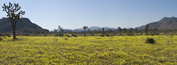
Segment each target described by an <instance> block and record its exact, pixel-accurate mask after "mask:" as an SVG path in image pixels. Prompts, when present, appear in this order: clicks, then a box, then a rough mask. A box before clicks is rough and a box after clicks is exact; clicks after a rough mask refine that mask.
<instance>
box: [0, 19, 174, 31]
mask: <svg viewBox="0 0 177 65" xmlns="http://www.w3.org/2000/svg"><path fill="white" fill-rule="evenodd" d="M21 20H22V21H23V22H22V23H21V22H17V26H16V32H17V33H24V31H25V30H26V29H27V30H28V32H29V33H35V32H37V31H38V32H49V30H47V29H43V28H42V27H40V26H38V25H37V24H35V23H32V22H31V21H30V20H29V19H28V18H21ZM148 25H149V29H153V28H157V29H159V30H166V29H177V18H176V17H164V18H162V19H161V20H159V21H156V22H152V23H148ZM118 27H119V26H118ZM102 28H103V27H98V26H92V27H88V29H87V30H90V31H94V30H97V31H102ZM104 28H105V31H108V30H109V29H111V30H116V28H110V27H104ZM136 28H138V29H145V25H142V26H140V27H136ZM126 29H129V28H126ZM57 31H58V32H59V31H60V30H59V29H57ZM66 31H67V32H81V31H84V29H83V28H78V29H74V30H72V29H64V32H66ZM0 32H3V33H12V25H11V22H10V21H9V19H8V18H2V19H0ZM50 32H53V31H50Z"/></svg>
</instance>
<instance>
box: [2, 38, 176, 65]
mask: <svg viewBox="0 0 177 65" xmlns="http://www.w3.org/2000/svg"><path fill="white" fill-rule="evenodd" d="M17 38H18V40H12V37H6V38H3V40H2V41H0V65H7V64H10V65H12V64H22V65H24V64H26V65H27V64H37V65H38V64H46V65H48V64H53V65H55V64H56V65H58V64H60V65H65V64H67V65H68V64H73V65H130V64H132V65H133V64H140V65H143V64H145V65H150V64H151V65H159V64H162V65H171V64H172V65H175V64H176V65H177V36H173V37H171V36H165V35H164V36H161V35H158V36H132V37H131V36H113V38H111V37H100V36H88V37H82V36H80V37H69V38H68V37H54V36H51V37H50V36H46V37H43V36H33V37H30V36H29V37H28V36H17ZM147 38H154V39H155V41H156V43H155V44H148V43H145V41H146V39H147Z"/></svg>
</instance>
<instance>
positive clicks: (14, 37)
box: [12, 25, 17, 39]
mask: <svg viewBox="0 0 177 65" xmlns="http://www.w3.org/2000/svg"><path fill="white" fill-rule="evenodd" d="M12 27H13V39H17V38H16V36H15V27H16V26H13V25H12Z"/></svg>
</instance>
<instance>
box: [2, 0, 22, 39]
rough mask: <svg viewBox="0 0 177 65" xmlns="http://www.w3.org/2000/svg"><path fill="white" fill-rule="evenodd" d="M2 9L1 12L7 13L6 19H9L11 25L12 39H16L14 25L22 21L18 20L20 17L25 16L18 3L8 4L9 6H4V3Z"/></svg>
mask: <svg viewBox="0 0 177 65" xmlns="http://www.w3.org/2000/svg"><path fill="white" fill-rule="evenodd" d="M2 8H3V11H5V12H6V13H7V17H8V18H9V19H10V22H11V24H12V28H13V39H17V38H16V36H15V28H16V24H17V22H18V21H21V22H22V20H21V19H20V17H21V16H22V15H24V14H25V11H22V10H20V9H21V7H20V6H19V4H18V3H17V4H16V3H14V4H11V2H9V5H6V4H5V3H4V5H3V6H2ZM19 10H20V11H19Z"/></svg>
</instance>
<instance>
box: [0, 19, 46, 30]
mask: <svg viewBox="0 0 177 65" xmlns="http://www.w3.org/2000/svg"><path fill="white" fill-rule="evenodd" d="M21 20H22V21H23V22H20V21H18V22H17V24H16V33H25V30H28V31H27V32H28V33H35V32H49V30H47V29H43V28H42V27H40V26H38V25H37V24H35V23H32V22H31V21H30V20H29V19H28V18H21ZM0 32H3V33H12V32H13V29H12V24H11V22H10V20H9V19H8V18H2V19H0Z"/></svg>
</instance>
